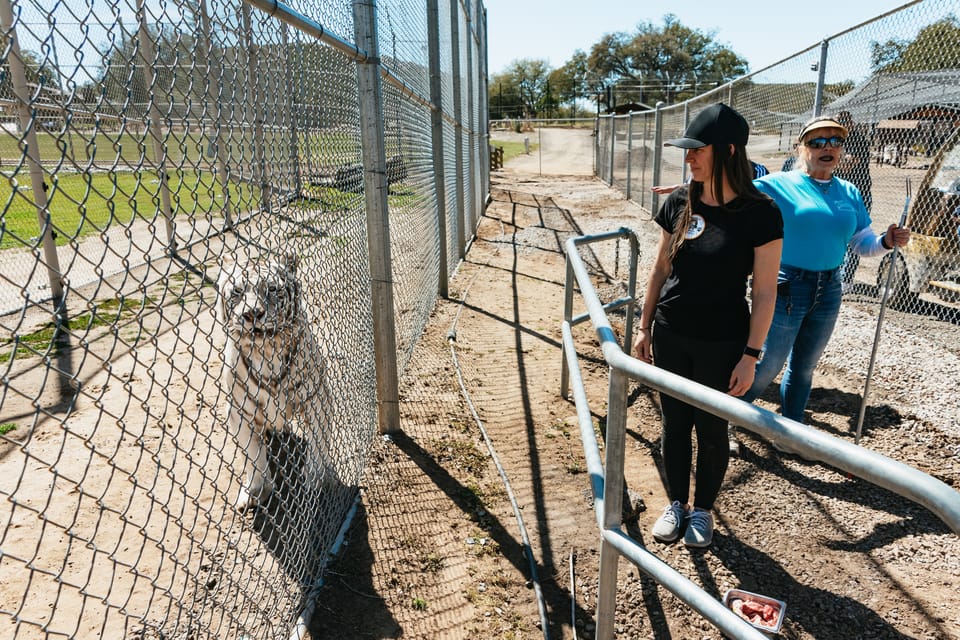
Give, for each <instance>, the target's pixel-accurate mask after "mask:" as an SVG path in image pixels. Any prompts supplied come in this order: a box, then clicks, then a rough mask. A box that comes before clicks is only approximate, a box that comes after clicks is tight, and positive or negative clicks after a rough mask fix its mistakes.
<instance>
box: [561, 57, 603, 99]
mask: <svg viewBox="0 0 960 640" xmlns="http://www.w3.org/2000/svg"><path fill="white" fill-rule="evenodd" d="M596 84H597V83H596V81H595V79H594V78H593V72H592V71H591V70H590V65H589V64H588V62H587V54H586V53H584V52H583V51H581V50H579V49H577V50H576V51H575V52H574V54H573V57H571V58H570V60H568V61H567V63H566V64H564V65H563V66H562V67H560V68H559V69H555V70H554V71H552V72H550V87H551V88H552V90H553V91H554V92H555V93H556V96H557V98H558V99H559V101H560V102H561V103H565V104H571V105H574V106H575V105H576V101H577V99H578V98H587V97H592V96H593V95H594V94H595V93H596V92H595V91H594V90H593V86H594V85H596Z"/></svg>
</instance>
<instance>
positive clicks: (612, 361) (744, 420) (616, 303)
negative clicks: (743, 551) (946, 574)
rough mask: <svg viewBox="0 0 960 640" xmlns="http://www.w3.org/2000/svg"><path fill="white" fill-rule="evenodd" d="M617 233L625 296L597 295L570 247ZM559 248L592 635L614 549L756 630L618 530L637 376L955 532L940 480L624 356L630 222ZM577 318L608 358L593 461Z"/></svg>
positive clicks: (609, 615) (633, 256) (609, 605)
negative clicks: (583, 477)
mask: <svg viewBox="0 0 960 640" xmlns="http://www.w3.org/2000/svg"><path fill="white" fill-rule="evenodd" d="M618 238H623V239H626V240H627V241H629V246H630V255H629V257H628V264H629V267H630V280H629V282H630V284H629V290H628V292H627V296H626V297H624V298H619V299H616V300H613V301H609V302H606V303H605V302H603V301H602V300H601V299H600V297H599V295H598V294H597V291H596V289H595V287H594V285H593V281H592V279H591V276H590V273H589V271H588V269H587V266H586V264H585V263H584V261H583V258H582V257H581V256H580V247H581V246H585V245H590V244H593V243H598V242H609V241H611V240H616V239H618ZM564 253H565V255H566V275H565V279H564V313H563V323H562V326H561V329H562V333H563V355H564V359H563V364H562V367H563V369H562V375H561V382H560V393H561V395H562V396H564V397H569V392H570V391H571V389H572V392H573V397H574V401H575V403H576V409H577V420H578V423H579V427H580V436H581V439H582V440H583V446H584V453H585V458H586V461H587V468H588V471H589V473H590V479H591V489H592V491H593V495H594V509H595V511H596V516H597V525H598V526H599V528H600V533H601V546H600V574H599V576H598V583H599V588H598V596H597V613H596V618H597V634H596V637H597V638H599V639H604V640H605V639H607V638H613V637H614V613H615V611H616V596H617V592H616V590H617V564H618V562H619V557H620V555H623V556H624V557H625V558H626V559H628V560H630V561H631V562H633V563H634V564H635V565H636V566H637V567H638V568H640V569H641V570H643V571H644V572H645V573H647V574H648V575H650V576H651V577H653V578H654V579H655V580H656V581H657V582H658V583H660V584H662V585H663V586H665V587H666V588H668V589H669V590H670V591H671V592H673V593H674V594H676V595H677V596H678V597H679V598H680V599H681V600H683V601H684V602H686V603H687V604H689V605H690V606H691V607H693V608H694V609H695V610H697V611H698V612H699V613H700V614H701V615H703V616H704V617H705V618H706V619H707V620H709V621H710V622H711V623H712V624H714V625H715V626H716V627H717V628H718V629H720V630H722V631H723V632H724V634H725V635H727V636H729V637H731V638H744V639H746V638H757V639H759V638H763V637H766V636H765V634H763V633H761V632H760V631H758V630H756V629H754V628H752V627H751V626H749V625H748V624H747V623H746V622H745V621H744V620H742V619H741V618H739V616H737V614H735V613H733V612H732V611H731V610H729V609H727V608H726V607H725V606H723V605H721V604H720V603H719V602H718V601H717V600H716V599H715V598H714V597H712V596H711V595H710V594H708V593H706V592H705V591H704V590H703V589H701V588H700V587H699V586H697V585H696V584H694V583H693V582H691V581H690V580H688V579H687V578H686V577H684V576H683V575H681V574H680V573H678V572H677V571H676V570H675V569H673V568H671V567H670V566H668V565H667V564H665V563H664V562H663V561H662V560H660V559H659V558H658V557H657V556H656V554H654V553H651V552H650V551H648V550H647V549H646V547H645V546H644V545H643V544H642V543H641V542H638V541H637V540H634V539H633V538H631V537H630V536H629V535H627V534H625V533H624V532H623V531H622V529H621V527H622V500H623V492H624V487H625V486H626V485H625V479H624V460H625V455H626V453H625V444H626V425H627V404H628V395H629V388H628V381H629V380H637V381H639V382H641V383H642V384H644V385H647V386H649V387H651V388H653V389H656V390H657V391H659V392H661V393H667V394H669V395H671V396H673V397H675V398H678V399H680V400H683V401H684V402H686V403H688V404H690V405H692V406H696V407H698V408H700V409H703V410H705V411H709V412H711V413H714V414H716V415H718V416H721V417H723V418H724V419H726V420H728V421H730V422H731V423H732V424H737V425H742V426H743V428H745V429H748V430H750V431H753V432H755V433H758V434H760V435H761V436H764V437H765V438H768V439H770V440H772V441H773V442H775V443H778V444H781V445H784V446H787V447H789V448H790V449H791V450H796V451H800V452H801V453H803V454H804V456H807V457H809V458H810V459H812V460H822V461H824V462H826V463H828V464H830V465H831V466H833V467H835V468H837V469H840V470H843V471H847V472H849V473H851V474H853V475H856V476H857V477H860V478H863V479H865V480H867V481H869V482H871V483H873V484H875V485H877V486H880V487H884V488H887V489H889V490H891V491H893V492H894V493H897V494H899V495H901V496H904V497H905V498H908V499H910V500H913V501H914V502H916V503H918V504H921V505H923V506H925V507H926V508H928V509H930V510H931V511H932V512H933V513H935V514H936V515H937V516H938V517H939V518H940V519H941V520H943V521H944V522H945V523H946V524H947V525H948V526H949V527H950V528H951V529H952V530H953V532H954V533H957V534H960V493H958V492H957V491H956V490H954V489H953V488H951V487H950V486H948V485H947V484H945V483H944V482H942V481H940V480H938V479H936V478H934V477H932V476H930V475H928V474H925V473H923V472H921V471H918V470H917V469H914V468H912V467H910V466H908V465H905V464H903V463H901V462H899V461H897V460H893V459H890V458H888V457H886V456H883V455H880V454H878V453H875V452H873V451H869V450H867V449H863V448H861V447H858V446H857V445H855V444H852V443H850V442H847V441H846V440H844V439H842V438H839V437H836V436H832V435H828V434H826V433H824V432H822V431H819V430H818V429H815V428H812V427H807V426H804V425H802V424H800V423H797V422H794V421H793V420H790V419H788V418H784V417H782V416H779V415H776V414H774V413H771V412H770V411H767V410H765V409H761V408H758V407H755V406H753V405H750V404H748V403H745V402H743V401H742V400H740V399H739V398H735V397H732V396H730V395H728V394H726V393H722V392H720V391H717V390H715V389H711V388H709V387H706V386H704V385H701V384H698V383H696V382H693V381H691V380H687V379H686V378H683V377H682V376H678V375H676V374H673V373H670V372H669V371H666V370H664V369H660V368H658V367H656V366H654V365H652V364H648V363H645V362H641V361H640V360H637V359H636V358H633V357H632V356H630V355H629V350H630V345H631V344H632V339H631V330H630V328H629V323H628V324H627V327H626V328H625V331H624V337H623V344H622V345H621V344H620V342H619V341H618V338H617V333H616V332H615V331H614V329H613V327H612V326H611V324H610V321H609V319H608V315H607V314H608V313H610V312H613V311H615V310H617V309H621V308H624V309H625V310H626V317H628V318H629V317H632V316H633V314H634V307H635V306H636V304H637V303H638V302H639V300H638V299H637V297H636V291H635V284H634V283H635V281H636V277H635V276H636V272H637V264H638V255H639V242H638V240H637V238H636V236H635V234H634V233H633V232H632V231H630V230H629V229H619V230H616V231H611V232H608V233H606V234H597V235H592V236H579V237H574V238H569V239H568V240H567V241H566V243H565V244H564ZM575 289H579V291H580V294H581V296H582V298H583V302H584V305H585V306H586V309H587V311H586V312H585V313H583V314H581V315H579V316H574V315H573V297H574V291H575ZM586 321H589V322H590V323H591V325H592V327H593V329H594V331H595V332H596V335H597V339H598V341H599V343H600V349H601V351H602V353H603V358H604V360H605V362H606V363H607V364H608V365H609V367H610V382H609V386H608V390H607V391H608V395H607V412H606V415H607V421H606V431H605V433H604V443H605V455H606V457H605V459H604V460H603V461H602V462H601V459H600V448H599V445H598V442H597V433H596V431H595V430H594V425H593V415H592V414H591V412H590V408H589V405H588V400H587V395H586V390H585V389H584V385H583V378H582V376H581V373H580V366H579V362H578V359H577V347H576V344H575V342H574V339H573V332H572V327H574V326H575V325H577V324H580V323H582V322H586Z"/></svg>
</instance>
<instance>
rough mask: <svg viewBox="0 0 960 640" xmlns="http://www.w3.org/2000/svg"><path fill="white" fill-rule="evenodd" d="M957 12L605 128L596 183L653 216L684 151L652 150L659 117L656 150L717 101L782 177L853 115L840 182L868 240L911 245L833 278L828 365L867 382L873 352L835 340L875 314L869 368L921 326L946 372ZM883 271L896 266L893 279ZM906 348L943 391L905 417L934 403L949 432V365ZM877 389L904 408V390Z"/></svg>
mask: <svg viewBox="0 0 960 640" xmlns="http://www.w3.org/2000/svg"><path fill="white" fill-rule="evenodd" d="M958 12H960V4H958V3H957V2H956V0H923V1H918V2H914V3H910V4H909V5H908V6H905V7H904V8H902V9H899V10H896V11H892V12H889V13H887V14H884V15H882V16H879V17H878V18H876V19H874V20H871V21H869V22H866V23H864V24H862V25H859V26H857V27H855V28H852V29H850V30H848V31H845V32H843V33H841V34H839V35H836V36H834V37H830V38H827V39H825V40H824V41H823V42H821V43H819V44H815V45H813V46H811V47H810V48H809V49H806V50H804V51H801V52H799V53H798V54H796V55H793V56H791V57H789V58H787V59H785V60H783V61H782V62H779V63H777V64H775V65H772V66H770V67H768V68H766V69H763V70H761V71H758V72H756V73H753V74H750V75H748V76H746V77H744V78H741V79H738V80H736V81H734V82H732V83H730V84H728V85H725V86H723V87H720V88H718V89H716V90H715V91H713V92H710V93H708V94H705V95H703V96H701V97H699V98H697V99H694V100H691V101H689V102H687V103H683V104H680V105H673V106H665V107H661V108H660V110H659V111H645V112H641V113H634V114H630V115H624V116H615V117H614V116H606V117H603V118H601V119H600V122H599V125H598V138H597V140H598V147H597V175H598V176H600V177H601V178H603V179H604V180H606V181H607V182H609V183H610V184H611V185H613V186H615V187H617V188H618V189H620V190H623V191H625V192H626V193H627V194H628V195H629V197H630V198H632V199H633V200H635V201H636V202H637V203H639V204H640V205H641V206H643V207H644V208H646V209H647V210H648V211H653V210H655V209H656V208H657V207H658V205H659V202H661V201H662V200H660V199H659V198H658V197H657V196H656V195H655V194H652V193H651V191H650V187H651V186H653V185H656V184H661V185H672V184H681V183H682V182H684V181H685V180H686V179H687V175H686V171H685V167H684V158H683V154H682V150H680V149H676V148H671V147H666V148H664V147H662V146H658V145H657V144H655V141H656V140H657V138H656V131H657V126H658V125H657V123H658V119H659V122H660V124H659V127H660V131H661V134H662V135H661V136H660V138H659V139H660V140H667V139H670V138H676V137H680V136H681V135H682V132H683V130H684V128H685V125H686V123H687V122H689V120H690V119H691V118H692V117H693V116H694V115H695V114H696V113H697V112H698V111H699V110H700V109H702V108H703V107H705V106H707V105H708V104H711V103H715V102H721V101H722V102H725V103H727V104H729V105H731V106H733V107H734V108H736V109H737V110H738V111H740V113H742V114H743V115H744V116H745V117H746V118H747V120H748V121H749V122H750V125H751V135H750V142H749V144H748V152H749V154H750V158H751V160H754V161H756V162H759V163H761V164H763V165H765V166H766V167H767V168H768V169H769V170H770V171H779V170H788V169H789V168H790V167H791V165H792V161H793V157H794V143H795V141H796V138H797V134H798V133H799V131H800V128H801V126H802V125H803V123H804V122H806V121H807V120H809V119H810V118H811V117H812V116H813V115H820V114H823V115H831V116H836V117H841V118H843V117H847V118H849V119H850V121H851V122H852V124H851V125H850V127H849V129H850V136H849V139H848V141H847V144H846V145H845V149H846V154H847V157H845V158H844V159H843V161H842V162H841V164H840V166H839V167H838V170H837V175H838V176H839V177H842V178H845V179H847V180H849V181H851V182H853V183H854V184H855V185H857V186H858V187H859V189H860V190H861V193H862V194H863V196H864V201H865V204H866V205H867V207H868V210H869V212H870V215H871V218H872V221H873V228H874V230H876V231H882V230H884V229H886V228H887V226H888V225H890V224H891V223H899V222H900V221H901V217H902V216H903V214H904V213H905V212H906V214H907V217H906V225H907V226H908V227H910V228H911V229H912V232H913V236H912V239H911V241H910V243H909V244H908V245H907V246H906V247H904V248H903V249H902V250H898V251H897V252H889V253H887V254H885V255H884V256H879V257H873V258H862V259H858V256H855V255H849V254H848V257H847V259H846V260H845V262H844V266H843V267H842V269H841V272H842V277H843V279H844V283H845V284H844V298H845V301H846V302H847V303H848V304H846V305H845V311H844V313H843V314H842V315H841V318H840V323H839V325H838V327H837V331H836V333H835V337H836V336H840V339H835V340H834V343H833V346H832V347H830V348H828V351H827V354H826V356H827V358H828V359H829V358H831V357H833V358H837V359H839V360H841V361H846V362H848V363H849V361H850V360H852V359H856V362H857V364H855V365H853V366H855V367H858V366H859V367H862V368H861V370H862V371H864V373H865V374H866V371H867V369H868V365H867V356H869V355H870V352H871V345H870V343H869V342H866V343H859V344H856V343H854V344H853V348H854V351H850V350H849V349H850V347H851V342H850V341H849V340H845V339H843V336H844V335H845V334H846V333H848V332H850V331H852V330H853V328H854V327H855V326H856V325H859V326H869V325H876V324H877V318H878V315H879V314H878V312H879V310H880V307H881V304H883V305H885V306H884V309H886V308H889V309H891V310H893V311H894V312H896V313H897V314H898V315H896V316H894V317H892V318H891V317H890V316H888V326H886V327H885V328H884V330H883V332H882V333H877V335H876V339H877V343H876V344H875V345H874V346H875V348H878V349H879V350H878V354H877V359H878V362H879V363H883V362H884V361H885V362H886V363H887V364H893V361H894V360H895V359H896V358H898V357H902V356H897V355H896V354H894V353H885V352H884V349H883V346H884V344H890V342H891V341H893V342H896V341H898V338H897V331H898V330H899V328H902V327H913V328H914V329H922V333H923V335H925V336H927V337H929V339H930V340H932V343H931V344H930V345H928V348H935V349H936V350H937V351H938V352H939V351H941V350H942V351H944V352H947V353H949V354H951V355H950V356H949V357H948V358H947V359H946V361H947V362H948V363H954V362H955V356H956V350H955V347H956V340H955V330H956V325H957V324H960V304H958V303H960V235H958V234H960V115H958V114H960V21H958V18H957V15H960V13H958ZM908 180H909V181H910V186H911V188H912V192H913V196H912V198H910V199H908V198H907V192H908V191H907V189H908V187H907V181H908ZM891 264H895V268H894V269H893V273H892V274H889V270H890V266H891ZM888 283H889V285H890V286H889V288H888V287H887V285H888ZM885 292H886V295H885ZM870 339H871V340H873V339H874V336H873V334H871V336H870ZM916 346H917V352H916V354H915V355H916V357H917V361H918V362H921V361H923V362H925V363H926V365H925V366H924V367H922V370H919V372H918V374H917V375H921V376H927V377H929V376H933V377H937V378H939V379H940V380H941V381H942V382H941V386H942V388H945V389H949V390H950V393H947V394H944V395H943V397H941V398H938V399H936V400H933V399H931V398H929V397H928V395H927V394H918V395H915V396H913V403H912V405H911V408H912V409H914V410H915V411H916V413H917V415H919V416H924V415H925V406H930V403H931V402H932V401H933V402H936V403H937V404H938V405H940V407H941V409H942V408H943V406H944V403H946V404H947V405H949V406H948V407H947V409H948V411H946V413H947V414H948V415H952V416H953V417H952V419H950V420H949V424H946V425H944V426H945V427H946V428H948V429H951V430H956V429H957V428H958V427H960V396H958V395H957V394H956V393H955V392H954V391H955V389H956V388H957V384H960V379H958V378H957V370H956V367H955V365H954V364H947V365H946V366H940V365H939V364H937V365H933V364H932V363H931V362H930V359H929V358H924V357H923V355H922V352H923V346H922V344H921V343H920V342H918V344H917V345H916ZM840 349H846V351H845V352H841V351H838V350H840ZM941 359H942V358H938V359H937V360H938V362H939V360H941ZM861 360H862V364H861ZM883 368H886V369H889V370H897V369H898V367H896V366H893V367H880V368H878V374H879V375H880V376H884V375H885V374H884V373H883V371H882V369H883ZM883 382H884V383H885V384H886V386H887V387H894V388H898V389H900V391H901V393H902V395H903V396H904V399H907V398H910V395H911V391H910V389H911V388H912V386H911V382H910V380H908V379H904V378H899V379H897V378H893V379H891V378H888V379H885V380H883ZM942 413H943V411H942V410H941V411H940V412H939V415H942ZM938 420H939V418H938Z"/></svg>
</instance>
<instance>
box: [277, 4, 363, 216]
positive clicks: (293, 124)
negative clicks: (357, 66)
mask: <svg viewBox="0 0 960 640" xmlns="http://www.w3.org/2000/svg"><path fill="white" fill-rule="evenodd" d="M370 1H371V2H373V1H375V0H370ZM288 29H289V27H288V26H287V24H286V23H284V24H283V26H282V27H281V30H280V37H281V42H282V43H283V68H284V71H285V73H284V74H283V81H284V84H285V85H286V86H285V87H284V93H285V94H286V97H287V99H286V101H285V102H284V104H285V105H286V107H287V122H288V123H289V126H290V166H291V170H292V171H293V192H294V194H295V197H299V196H300V194H301V193H302V192H303V184H302V182H301V179H300V148H299V147H300V145H299V142H298V140H297V115H298V112H297V107H296V104H295V103H294V101H293V94H294V93H295V89H294V87H296V86H297V85H296V83H294V82H293V79H292V78H291V77H290V74H291V70H292V69H293V66H294V65H292V64H291V63H290V37H289V35H288V34H287V30H288ZM300 63H301V65H302V63H303V60H301V61H300ZM298 66H299V65H298ZM377 85H378V86H379V80H378V81H377Z"/></svg>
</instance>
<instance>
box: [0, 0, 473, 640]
mask: <svg viewBox="0 0 960 640" xmlns="http://www.w3.org/2000/svg"><path fill="white" fill-rule="evenodd" d="M0 29H2V33H0V37H2V43H3V59H2V68H0V172H2V176H3V180H2V181H0V201H2V203H3V214H2V225H0V260H2V269H0V314H2V315H0V331H2V333H0V366H2V370H3V378H2V385H0V391H2V396H0V466H2V467H0V470H2V473H0V496H2V498H3V499H2V500H0V549H2V551H0V603H2V604H0V612H2V615H0V619H2V622H0V626H2V628H3V629H4V630H3V631H2V632H0V635H2V636H3V637H8V638H17V639H22V638H93V637H105V638H120V637H130V638H133V637H138V638H254V637H257V638H276V637H286V635H288V634H290V633H291V632H292V631H293V630H294V629H295V627H296V623H297V620H298V617H300V616H304V615H306V614H307V613H308V612H309V610H310V608H311V604H312V593H314V588H315V587H316V586H317V585H318V582H319V581H320V580H321V578H322V576H323V571H324V566H325V560H326V558H327V556H328V554H329V553H330V552H331V550H332V549H333V548H334V547H335V545H336V541H337V536H338V531H339V530H340V528H341V527H342V525H343V523H344V522H345V519H346V518H347V515H348V513H349V510H350V508H351V506H352V504H354V502H355V500H356V496H357V492H358V486H359V481H360V478H361V476H362V473H363V470H364V467H365V465H366V463H367V458H368V452H369V449H370V446H371V443H372V441H373V438H374V436H375V435H376V434H377V431H378V422H379V426H380V429H381V430H383V429H385V428H396V427H397V426H398V425H397V424H396V423H393V424H390V417H391V416H392V415H395V414H396V393H397V391H396V386H397V383H396V379H397V376H398V373H399V372H402V371H403V369H404V367H405V365H406V362H407V360H408V359H409V357H410V354H411V353H412V350H413V347H414V345H415V342H416V339H417V336H419V334H420V333H421V330H422V328H423V326H424V325H425V323H426V321H427V318H428V315H429V313H430V311H431V309H432V306H433V303H434V300H435V299H436V296H437V294H438V292H439V293H444V292H445V289H446V282H447V278H448V277H449V276H450V275H451V274H452V273H453V271H454V269H455V268H456V265H457V262H458V261H459V260H460V259H461V258H462V256H463V255H464V251H465V246H466V243H467V241H468V240H469V238H470V236H471V235H472V233H473V229H474V228H475V227H476V224H477V223H478V220H479V211H480V207H481V206H482V204H483V201H484V199H485V195H486V193H487V192H488V187H489V182H488V179H489V177H488V169H487V168H488V166H489V161H488V158H487V156H486V152H487V151H486V150H487V145H486V132H485V129H486V124H485V123H486V106H485V105H486V89H485V87H486V75H487V74H486V68H485V60H486V34H485V29H486V26H485V19H484V10H483V7H482V4H481V3H480V2H479V1H471V2H468V3H460V2H453V1H452V0H428V2H427V3H417V2H410V1H406V0H394V1H390V2H379V3H370V2H365V1H364V2H360V1H356V2H326V1H323V0H314V1H312V2H294V3H290V4H287V5H278V4H277V3H273V2H265V1H264V2H261V1H260V0H249V1H248V2H240V1H238V0H200V1H199V2H196V1H191V2H187V1H185V0H175V1H165V2H161V1H159V0H84V1H80V0H55V1H54V2H52V3H51V1H50V0H43V1H41V0H0ZM271 489H272V490H271ZM244 507H246V508H244Z"/></svg>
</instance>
